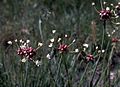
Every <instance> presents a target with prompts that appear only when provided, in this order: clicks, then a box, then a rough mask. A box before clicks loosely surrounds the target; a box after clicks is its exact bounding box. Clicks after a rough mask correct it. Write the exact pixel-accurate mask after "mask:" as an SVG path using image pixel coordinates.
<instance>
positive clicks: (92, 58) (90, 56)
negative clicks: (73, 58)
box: [86, 54, 94, 61]
mask: <svg viewBox="0 0 120 87" xmlns="http://www.w3.org/2000/svg"><path fill="white" fill-rule="evenodd" d="M86 59H87V61H93V60H94V57H93V55H91V54H88V55H87V57H86Z"/></svg>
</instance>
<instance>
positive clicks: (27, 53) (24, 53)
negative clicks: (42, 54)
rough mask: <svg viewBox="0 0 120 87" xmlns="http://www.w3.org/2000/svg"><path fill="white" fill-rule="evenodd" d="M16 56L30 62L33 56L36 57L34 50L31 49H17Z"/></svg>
mask: <svg viewBox="0 0 120 87" xmlns="http://www.w3.org/2000/svg"><path fill="white" fill-rule="evenodd" d="M17 54H18V55H20V56H21V57H22V58H23V57H25V58H28V59H30V60H32V58H33V56H34V55H36V50H35V49H33V48H32V47H23V48H18V50H17Z"/></svg>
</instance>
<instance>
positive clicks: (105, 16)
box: [99, 9, 112, 20]
mask: <svg viewBox="0 0 120 87" xmlns="http://www.w3.org/2000/svg"><path fill="white" fill-rule="evenodd" d="M99 15H100V19H102V20H107V19H109V18H110V17H111V15H112V13H111V11H110V10H109V9H106V10H105V9H104V10H101V11H100V13H99Z"/></svg>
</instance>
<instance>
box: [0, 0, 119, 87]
mask: <svg viewBox="0 0 120 87" xmlns="http://www.w3.org/2000/svg"><path fill="white" fill-rule="evenodd" d="M101 1H102V0H101ZM11 3H13V2H12V1H11ZM45 3H47V2H46V1H44V4H45ZM55 3H56V2H55ZM9 4H10V3H9ZM59 4H60V5H61V4H62V6H63V7H61V8H62V10H61V11H60V12H59V11H56V12H59V13H61V12H64V15H63V18H62V17H60V18H61V19H60V18H59V20H60V21H58V20H55V19H56V18H55V15H56V13H54V11H53V12H48V9H46V10H47V12H48V13H49V14H48V13H45V15H42V13H40V14H41V15H42V16H41V17H39V18H38V23H37V24H38V28H36V30H34V29H31V28H30V26H28V27H29V28H30V31H32V30H34V31H32V34H31V32H30V31H29V30H28V29H27V28H24V29H22V32H24V33H25V34H26V35H25V36H27V37H28V39H26V38H27V37H24V35H23V38H21V39H19V38H15V37H14V39H12V40H11V39H9V40H6V42H5V43H6V44H8V47H7V48H5V49H4V48H2V47H1V50H0V56H1V59H0V87H112V86H115V87H118V86H119V83H120V82H119V78H120V76H119V67H118V66H117V68H116V65H115V64H114V62H115V58H114V57H116V55H117V54H118V53H117V49H116V48H117V46H118V45H117V44H118V43H119V41H120V40H119V38H118V37H117V36H116V33H117V32H116V31H117V29H118V28H119V20H118V19H119V17H120V15H119V11H120V3H118V4H109V3H108V2H101V9H100V10H97V9H96V5H95V3H92V5H93V8H95V10H96V14H97V15H98V16H99V19H98V20H100V21H92V22H91V26H89V25H85V26H87V27H88V28H89V29H91V30H89V31H91V32H89V31H87V33H86V32H85V34H84V35H86V36H84V35H83V34H82V31H81V30H80V31H79V28H80V26H79V24H81V23H79V22H80V21H79V19H76V17H75V16H76V14H77V12H76V10H75V6H74V4H75V1H73V4H70V3H69V4H70V6H72V7H74V11H75V13H71V12H70V14H68V13H67V12H65V11H64V9H63V8H64V7H65V6H64V5H63V4H66V2H64V1H62V2H59ZM31 5H33V7H34V8H36V9H37V6H38V5H37V3H35V2H33V4H32V3H28V7H29V6H30V7H31ZM49 5H50V4H49ZM12 6H13V7H14V5H12ZM55 7H56V5H55ZM91 7H92V6H91ZM43 8H44V7H43ZM65 8H66V7H65ZM78 8H79V6H78V5H77V8H76V9H77V11H79V9H78ZM80 8H82V6H81V7H80ZM16 9H18V8H16ZM51 9H52V7H51ZM56 9H60V7H59V6H58V7H56ZM46 10H44V11H45V12H46ZM74 14H75V15H74ZM78 14H79V13H78ZM34 15H35V14H34ZM87 15H88V14H87ZM77 17H78V16H77ZM64 18H65V19H66V20H64ZM70 18H73V19H71V22H70V21H68V20H69V19H70ZM78 18H79V17H78ZM80 20H82V19H81V18H80ZM95 20H96V19H95ZM66 21H67V23H65V22H66ZM84 21H85V20H83V21H82V22H84ZM75 22H77V23H75ZM97 22H99V23H100V24H101V26H100V27H98V25H97ZM46 23H48V25H47V24H46ZM59 23H60V24H59ZM63 23H64V25H63ZM74 23H75V24H74ZM71 24H73V25H71ZM23 25H24V23H23ZM66 25H67V26H69V27H66ZM70 26H71V27H70ZM82 26H84V24H83V25H82ZM108 27H110V29H112V31H109V32H108V29H107V28H108ZM50 28H51V29H50ZM66 28H70V29H71V30H70V29H66ZM73 28H77V29H78V30H76V29H74V30H72V29H73ZM82 28H83V27H82ZM37 29H38V30H37ZM65 29H66V30H65ZM97 29H101V32H102V33H101V32H98V30H97ZM47 30H48V32H45V31H47ZM87 30H88V29H87ZM85 31H86V30H85ZM37 32H38V33H37ZM91 34H92V35H91ZM98 34H101V35H100V36H101V37H99V36H98ZM82 35H83V36H84V37H83V36H82ZM21 36H22V35H21ZM81 36H82V37H81ZM91 36H92V37H91ZM86 37H87V38H86ZM83 38H85V39H83ZM80 41H82V42H80ZM5 50H9V53H7V52H8V51H5ZM113 55H115V56H113ZM117 57H118V56H117Z"/></svg>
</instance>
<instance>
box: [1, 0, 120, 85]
mask: <svg viewBox="0 0 120 87" xmlns="http://www.w3.org/2000/svg"><path fill="white" fill-rule="evenodd" d="M101 1H102V0H101ZM106 1H108V2H109V3H116V2H117V0H112V1H110V0H106ZM92 2H95V3H96V7H97V8H98V9H101V7H100V0H84V1H83V0H1V1H0V49H1V50H0V87H88V85H87V84H88V83H89V81H90V78H92V77H91V75H93V70H92V69H95V65H94V64H91V63H90V65H89V64H84V63H82V62H81V61H77V60H76V59H75V60H73V59H74V58H77V56H78V55H73V54H67V55H64V56H63V57H64V58H66V59H63V60H61V61H62V64H61V67H60V69H59V66H60V59H59V58H60V55H58V59H56V60H55V61H48V60H47V59H45V58H44V57H45V56H46V54H47V52H48V51H49V49H48V47H47V46H46V47H44V49H45V50H46V51H42V50H39V51H38V52H37V56H36V58H40V59H42V60H43V62H42V65H41V66H40V67H36V66H35V65H34V64H32V63H30V62H27V63H25V64H24V63H20V62H19V59H20V58H19V57H18V55H17V54H16V46H14V45H12V46H11V45H9V44H7V42H8V41H14V40H15V39H25V40H26V39H30V41H31V45H32V46H33V47H36V45H37V42H41V41H42V42H45V43H44V44H48V42H49V39H50V38H52V34H51V31H52V30H57V32H58V33H57V35H61V34H68V36H70V37H71V38H76V40H77V42H76V44H74V45H73V46H72V47H71V49H74V48H76V47H80V46H82V44H83V43H89V44H90V43H92V44H94V42H93V38H92V32H91V31H92V29H91V27H92V25H91V23H92V21H95V23H96V38H97V39H96V41H98V43H99V44H101V42H100V41H101V39H102V28H103V27H101V26H102V25H103V24H102V22H101V21H100V20H99V15H98V14H97V13H96V11H95V10H94V8H93V7H92V6H91V3H92ZM40 21H41V22H42V23H41V26H40V24H39V22H40ZM40 27H41V29H42V32H43V33H42V36H41V34H40V31H39V28H40ZM108 28H109V31H110V30H113V28H111V27H110V26H107V29H108ZM116 36H119V35H118V34H117V35H116ZM108 40H109V39H108V38H107V40H106V41H105V42H104V46H105V49H106V45H107V44H108V43H107V41H108ZM80 48H81V47H80ZM110 49H111V48H110ZM118 50H119V47H118ZM109 53H110V51H109ZM109 53H108V55H109ZM105 55H107V54H105ZM105 55H103V56H105ZM41 57H42V58H41ZM64 61H66V63H64ZM72 61H75V62H74V64H72ZM76 61H77V63H76ZM56 62H57V63H56ZM65 64H67V69H68V71H69V73H68V74H70V75H69V76H67V75H66V74H67V73H66V71H65V70H66V68H65V66H64V65H65ZM81 64H83V66H84V67H81ZM87 66H89V67H87ZM101 66H105V65H104V63H102V64H100V65H99V66H98V67H100V69H101ZM85 70H87V71H85ZM83 71H84V72H87V73H85V75H83ZM103 71H104V69H103ZM82 76H84V79H82V81H81V80H80V78H79V77H82ZM88 76H89V77H88ZM103 76H104V75H103ZM68 79H69V80H68ZM101 79H102V78H101ZM104 79H106V78H104ZM118 79H119V78H118ZM118 79H117V81H116V82H115V83H116V85H115V87H119V82H118V81H119V80H118ZM104 81H105V80H104ZM79 82H80V83H81V84H82V85H81V86H80V84H79ZM101 82H102V81H101ZM107 83H108V82H107V81H106V84H107ZM98 87H100V86H98ZM102 87H108V85H106V86H102Z"/></svg>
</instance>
